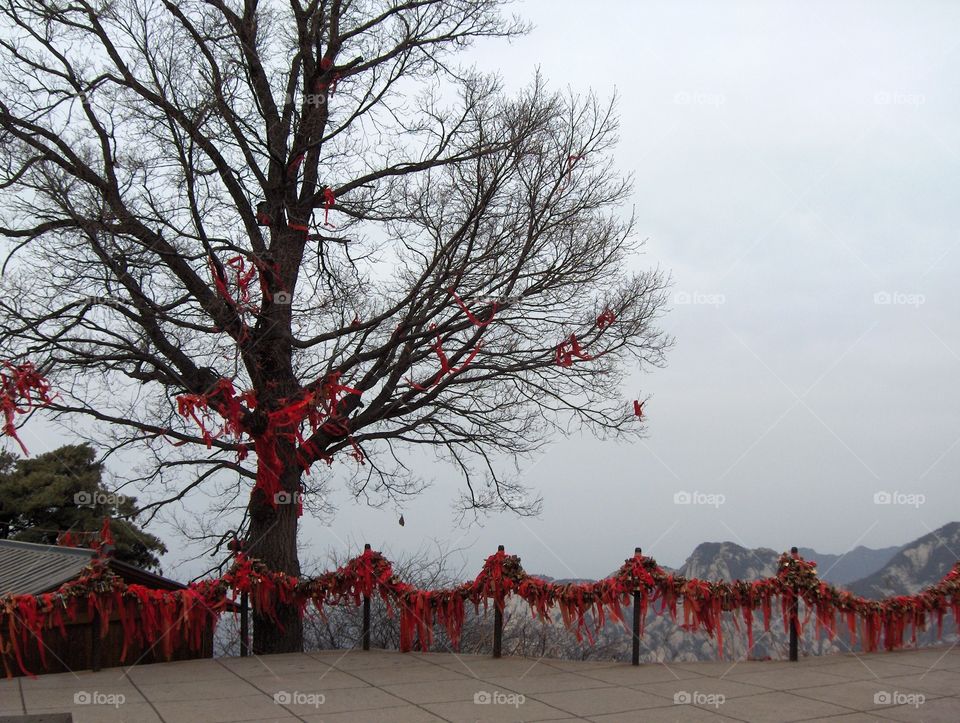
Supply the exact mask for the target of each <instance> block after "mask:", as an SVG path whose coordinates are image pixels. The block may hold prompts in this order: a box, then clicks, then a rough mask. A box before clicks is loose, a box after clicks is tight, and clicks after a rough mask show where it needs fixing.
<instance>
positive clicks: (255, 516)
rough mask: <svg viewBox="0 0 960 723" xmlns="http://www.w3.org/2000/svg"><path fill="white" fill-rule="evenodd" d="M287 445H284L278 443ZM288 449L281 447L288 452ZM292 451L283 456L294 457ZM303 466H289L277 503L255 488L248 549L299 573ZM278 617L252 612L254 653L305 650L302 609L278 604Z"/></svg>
mask: <svg viewBox="0 0 960 723" xmlns="http://www.w3.org/2000/svg"><path fill="white" fill-rule="evenodd" d="M278 446H279V447H284V446H285V445H278ZM286 451H288V450H282V451H281V454H283V452H286ZM292 458H293V455H292V453H290V454H288V455H283V456H281V459H292ZM300 475H301V470H300V467H298V466H297V465H296V464H294V465H293V466H292V467H287V468H286V469H285V470H284V473H283V475H282V476H281V484H282V486H283V489H284V490H285V491H286V492H287V495H286V497H285V499H281V500H280V501H279V502H278V504H277V505H276V507H275V508H274V506H272V505H271V504H269V502H268V501H267V500H266V499H264V498H263V495H262V494H261V493H260V491H259V490H255V491H254V493H253V495H252V496H251V500H250V532H249V534H248V536H247V541H246V545H245V548H246V551H247V552H248V553H249V554H250V555H251V556H252V557H255V558H258V559H260V560H262V561H263V562H264V563H265V564H266V565H267V567H268V568H270V569H271V570H274V571H279V572H285V573H287V574H288V575H296V576H299V575H300V561H299V559H298V557H297V523H298V517H297V509H298V507H299V506H298V504H297V500H296V495H297V494H298V493H299V489H300ZM276 614H277V620H278V621H279V625H278V624H277V622H276V621H274V620H272V619H271V618H269V617H268V616H266V615H258V614H257V613H255V612H254V613H253V647H252V650H253V654H254V655H266V654H270V653H296V652H301V651H302V650H303V620H302V619H301V617H300V612H299V610H298V609H297V608H296V607H295V606H292V605H277V610H276Z"/></svg>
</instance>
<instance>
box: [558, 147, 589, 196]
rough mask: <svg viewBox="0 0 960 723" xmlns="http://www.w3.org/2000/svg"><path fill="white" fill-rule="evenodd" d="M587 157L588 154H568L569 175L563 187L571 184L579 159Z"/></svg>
mask: <svg viewBox="0 0 960 723" xmlns="http://www.w3.org/2000/svg"><path fill="white" fill-rule="evenodd" d="M585 157H586V156H585V155H584V154H580V155H575V156H567V177H566V179H564V181H563V185H562V186H561V188H566V187H567V186H569V185H570V181H571V179H572V178H573V167H574V166H575V165H576V164H577V161H579V160H581V159H583V158H585Z"/></svg>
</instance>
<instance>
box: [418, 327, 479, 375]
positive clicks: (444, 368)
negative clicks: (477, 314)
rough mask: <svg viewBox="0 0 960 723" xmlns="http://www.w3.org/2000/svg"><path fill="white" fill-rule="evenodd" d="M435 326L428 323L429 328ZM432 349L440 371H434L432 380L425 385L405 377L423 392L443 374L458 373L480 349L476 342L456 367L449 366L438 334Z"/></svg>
mask: <svg viewBox="0 0 960 723" xmlns="http://www.w3.org/2000/svg"><path fill="white" fill-rule="evenodd" d="M436 328H437V325H436V324H431V325H430V329H431V330H433V329H436ZM433 350H434V351H435V352H436V354H437V359H438V360H439V362H440V371H439V372H437V373H436V375H435V376H434V377H433V380H432V381H430V382H429V383H427V384H426V385H422V384H417V383H416V382H414V381H413V380H411V379H407V382H408V383H409V384H410V386H411V387H413V388H414V389H417V390H419V391H421V392H425V391H427V390H428V389H431V388H432V387H435V386H437V384H439V383H440V380H441V379H443V377H444V376H445V375H447V374H450V375H451V376H453V375H454V374H459V373H460V372H462V371H463V370H464V369H466V368H467V367H468V366H469V365H470V362H472V361H473V359H474V357H476V356H477V352H479V351H480V345H479V344H477V346H476V347H475V348H474V349H473V351H471V352H470V354H469V355H468V356H467V358H466V359H465V360H464V362H463V364H461V365H460V366H458V367H452V366H450V361H449V360H448V359H447V355H446V354H445V353H444V351H443V341H442V340H441V339H440V334H437V335H436V341H435V342H434V344H433Z"/></svg>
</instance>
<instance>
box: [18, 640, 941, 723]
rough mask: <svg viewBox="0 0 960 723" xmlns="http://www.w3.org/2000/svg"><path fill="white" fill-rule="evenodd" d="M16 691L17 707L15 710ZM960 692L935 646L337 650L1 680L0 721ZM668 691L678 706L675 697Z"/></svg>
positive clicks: (864, 710) (540, 712)
mask: <svg viewBox="0 0 960 723" xmlns="http://www.w3.org/2000/svg"><path fill="white" fill-rule="evenodd" d="M954 668H956V669H954ZM871 671H872V672H871ZM874 674H876V676H875V675H874ZM877 676H878V677H877ZM21 689H22V691H23V696H24V699H25V700H26V711H24V710H22V709H21V707H20V694H21ZM958 690H960V651H948V649H946V648H940V649H934V650H929V649H928V650H921V651H900V652H898V653H893V654H890V653H884V652H881V653H875V654H869V655H861V654H858V655H856V656H855V655H839V656H825V657H824V658H822V659H805V660H801V661H798V662H797V663H789V662H786V661H768V662H760V661H743V662H740V663H737V662H736V661H715V662H711V663H701V664H694V663H671V664H667V665H662V664H649V665H642V666H639V667H633V666H630V665H629V664H627V663H622V662H606V661H587V662H577V661H556V660H547V659H543V660H538V659H536V658H504V659H500V660H494V659H493V658H490V657H489V656H478V655H470V656H453V655H449V654H430V653H427V654H424V653H413V654H400V653H396V652H389V651H369V652H363V651H358V650H347V651H323V652H321V653H314V654H299V653H298V654H289V655H279V656H274V655H271V656H259V658H258V657H254V656H252V657H249V658H243V659H239V658H227V659H219V660H193V661H182V662H174V663H160V664H151V665H144V666H136V667H133V668H131V669H130V670H129V677H128V676H126V671H125V670H124V669H122V668H112V669H108V670H103V671H99V672H97V673H92V672H90V671H80V672H78V673H76V674H71V673H65V674H54V675H46V676H39V677H38V678H36V679H29V678H18V679H16V680H7V681H0V715H6V714H11V713H12V714H22V713H27V714H34V713H53V712H64V711H69V712H71V713H72V714H74V716H75V720H76V721H80V722H81V723H87V722H89V723H93V722H94V721H96V722H97V723H100V722H101V721H102V722H103V723H116V722H118V721H127V720H130V721H137V723H140V722H141V721H143V722H145V723H159V722H160V721H161V717H162V720H163V721H165V722H166V723H188V722H189V723H220V722H223V723H226V722H228V721H244V722H250V723H254V722H256V721H263V722H266V721H293V720H298V719H299V720H305V721H311V723H318V722H319V721H325V722H326V723H347V722H348V721H349V722H350V723H364V721H371V722H372V721H378V722H379V721H388V722H389V721H394V720H396V721H402V722H403V723H408V722H409V723H436V721H438V720H445V721H469V722H470V723H473V722H474V721H524V722H526V723H529V722H532V721H562V720H594V721H604V722H605V723H613V722H615V721H624V722H627V721H630V722H631V723H633V722H634V721H653V722H654V723H656V722H657V721H700V720H720V721H722V720H729V719H733V720H737V721H751V722H753V721H758V722H764V721H771V722H772V721H777V722H778V723H779V722H780V721H806V720H810V721H812V720H823V719H829V720H831V721H845V722H846V723H861V722H862V721H865V720H878V721H879V720H883V721H886V720H895V721H950V722H951V723H956V722H957V721H960V699H958V698H957V697H956V694H957V692H958ZM78 692H88V693H93V692H97V693H100V694H110V693H122V694H123V695H124V700H123V702H122V703H121V704H120V705H117V706H111V705H84V704H81V703H79V702H75V699H74V694H75V693H78ZM141 692H142V693H143V696H141V695H140V693H141ZM881 692H887V693H889V694H890V696H891V697H890V700H889V703H888V702H887V701H885V700H883V699H877V698H876V697H875V696H876V695H877V694H878V693H881ZM281 693H283V694H287V697H286V698H283V697H282V696H280V695H279V694H281ZM916 693H921V694H922V695H923V698H922V699H920V700H922V702H921V703H920V704H919V705H917V706H911V705H907V704H904V701H905V700H906V699H903V698H902V696H904V695H909V694H916ZM678 694H686V696H687V697H686V698H684V697H682V696H681V698H679V699H675V696H677V695H678ZM896 695H899V696H901V697H900V698H896V697H895V696H896ZM275 696H278V697H277V699H276V700H275ZM708 696H714V697H712V698H710V697H708ZM716 696H722V698H720V699H718V698H717V697H716ZM144 698H146V700H147V701H150V702H151V703H152V704H153V705H154V706H155V707H156V713H155V712H154V708H152V707H151V705H150V704H149V703H146V702H144ZM485 701H490V702H485ZM157 713H159V716H160V717H158V716H157Z"/></svg>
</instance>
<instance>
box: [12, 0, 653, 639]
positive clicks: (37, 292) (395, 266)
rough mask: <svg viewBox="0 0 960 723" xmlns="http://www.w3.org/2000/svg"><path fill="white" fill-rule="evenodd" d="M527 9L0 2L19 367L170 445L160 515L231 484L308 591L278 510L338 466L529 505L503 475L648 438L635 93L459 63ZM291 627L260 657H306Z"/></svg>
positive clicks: (258, 546) (111, 431)
mask: <svg viewBox="0 0 960 723" xmlns="http://www.w3.org/2000/svg"><path fill="white" fill-rule="evenodd" d="M501 5H502V3H501V2H500V0H411V1H410V2H401V1H399V0H352V1H351V0H322V1H321V0H316V1H313V2H306V3H304V2H300V1H299V0H291V2H290V3H288V4H283V3H280V2H256V0H247V1H246V2H231V1H228V0H205V1H199V0H197V1H192V0H187V1H185V2H182V1H180V0H177V1H174V0H101V1H99V2H88V1H86V0H71V1H69V2H66V1H62V0H56V1H51V2H44V1H40V2H38V1H35V0H32V1H29V2H13V1H10V0H5V1H3V2H0V8H2V10H0V16H2V17H3V18H4V28H3V32H2V38H3V39H2V40H0V48H2V51H0V52H2V64H0V74H2V79H0V131H2V141H0V148H2V150H0V154H2V155H0V182H2V188H3V189H4V191H5V193H4V194H3V197H2V201H0V208H2V228H0V235H2V236H3V237H5V238H6V239H7V251H6V254H5V263H4V267H3V269H4V275H3V289H2V295H0V334H2V338H3V342H4V344H3V346H4V352H3V355H4V356H6V357H7V358H10V359H28V358H29V359H31V360H33V361H34V362H36V363H37V364H38V366H42V368H44V369H46V370H48V373H49V375H50V376H51V378H52V379H53V380H54V382H55V383H56V385H57V387H58V390H59V393H60V397H59V399H57V400H56V401H55V403H54V404H52V405H51V410H52V411H53V413H54V414H55V415H56V416H57V417H58V418H62V419H64V420H66V421H68V422H69V420H74V421H75V422H77V423H78V424H76V425H75V428H76V429H78V431H80V432H81V433H82V434H83V435H85V436H87V437H89V438H94V439H95V441H99V442H100V443H103V442H105V441H106V442H107V443H108V444H109V448H110V449H111V450H119V449H125V448H140V449H146V450H147V451H148V452H149V459H150V460H151V463H150V466H149V468H148V469H147V471H146V472H145V474H144V476H143V478H142V479H141V480H140V483H141V486H142V487H145V488H148V489H150V490H151V491H158V490H162V491H163V493H162V494H157V495H156V499H155V500H154V501H153V502H152V503H151V505H150V508H151V509H153V510H155V509H157V508H159V507H160V506H162V505H164V504H169V503H171V502H177V501H181V500H183V499H184V498H185V497H186V496H187V495H188V494H190V493H192V492H194V491H195V490H200V489H209V487H210V486H211V485H217V484H221V485H227V486H226V488H225V489H223V488H216V489H217V490H218V491H217V495H218V497H219V498H220V499H221V500H223V506H224V507H229V506H230V505H233V506H240V507H242V508H244V509H245V510H246V513H245V516H244V522H243V530H244V536H245V540H246V544H247V547H248V550H249V551H250V552H251V553H252V554H254V555H256V556H258V557H260V558H262V559H263V560H265V561H266V563H267V564H268V565H270V566H271V567H273V568H275V569H278V570H283V571H285V572H287V573H290V574H298V573H299V572H300V568H299V563H298V558H297V547H296V532H297V523H298V510H297V506H296V505H290V504H277V499H278V494H277V493H278V492H279V493H280V496H281V497H282V498H283V499H284V500H286V499H289V498H290V497H291V496H292V495H293V494H294V493H296V492H298V491H300V490H301V489H303V490H304V491H305V492H306V493H307V499H308V500H309V499H311V494H314V495H322V493H323V489H324V482H325V480H326V479H327V475H325V474H324V473H323V472H322V469H324V468H323V466H322V465H321V466H320V467H321V472H320V473H317V474H314V475H306V474H305V470H309V469H310V468H311V467H312V466H314V465H315V464H316V463H318V462H322V461H330V460H331V459H332V458H334V457H336V456H337V455H338V453H340V452H341V451H343V452H344V454H341V455H339V457H337V459H338V462H337V463H338V464H341V463H345V464H348V465H351V466H352V467H351V469H353V470H354V473H353V476H352V478H351V485H352V490H353V492H354V493H355V494H357V495H371V496H376V497H378V498H381V499H382V498H383V497H384V496H387V497H388V498H389V497H391V496H401V495H405V494H412V493H415V492H416V491H417V489H418V488H419V484H418V481H417V478H416V476H415V475H414V474H413V473H412V472H411V470H410V468H409V466H408V464H409V459H410V457H409V454H407V453H405V451H404V450H408V449H410V448H417V447H418V446H420V445H426V446H427V447H428V448H433V449H436V450H440V451H441V452H442V453H444V454H445V455H446V456H447V457H448V458H449V459H450V460H452V463H453V464H454V465H455V466H456V468H457V469H458V470H459V472H460V473H462V475H463V479H464V482H465V486H464V492H463V503H464V506H465V507H466V508H485V507H493V506H498V505H499V506H503V505H506V506H513V507H517V508H519V509H520V511H528V512H529V511H530V508H531V507H533V508H535V507H536V501H534V502H532V503H531V502H529V501H528V502H526V503H524V502H523V501H522V499H521V498H520V496H519V494H520V491H521V487H520V486H519V484H518V483H517V482H516V480H515V479H514V478H512V477H511V476H510V475H509V474H504V473H502V472H501V471H500V470H501V468H502V467H501V465H500V464H499V463H500V462H501V461H502V460H503V459H510V458H513V457H516V456H517V455H521V454H524V453H528V452H530V451H532V450H534V449H536V448H537V447H538V446H539V445H540V444H542V443H543V442H544V441H545V440H546V439H547V438H548V437H549V436H551V435H552V434H553V432H554V431H556V430H560V431H562V432H567V431H569V430H570V429H571V426H572V425H577V424H579V425H580V426H582V427H585V428H588V429H590V430H592V431H593V432H595V433H599V434H604V435H611V436H616V435H624V434H641V433H642V422H641V421H640V420H638V419H637V418H636V417H635V416H633V413H632V411H631V409H630V408H629V407H628V401H627V400H626V399H625V398H624V396H623V390H622V389H621V386H622V379H623V375H624V374H625V372H626V370H627V369H628V367H627V364H626V362H629V361H633V362H639V363H641V366H643V365H656V364H659V363H661V362H662V356H663V352H664V350H665V348H666V346H667V345H668V339H666V338H665V337H664V335H663V334H662V332H660V331H659V330H658V329H657V328H656V318H657V316H658V312H659V310H660V309H661V307H662V304H663V301H664V288H665V279H664V277H663V275H662V274H661V273H660V272H659V271H646V272H636V273H634V272H630V271H629V269H628V260H629V259H630V257H631V256H632V255H633V254H634V253H635V252H636V251H637V249H638V247H639V246H640V243H639V242H638V241H637V239H636V237H635V234H634V232H633V226H634V221H633V218H632V215H631V214H629V213H627V214H624V212H623V211H622V207H623V206H624V204H625V202H626V201H627V200H628V197H629V193H630V186H629V182H628V179H625V178H623V177H621V176H619V175H618V174H617V172H616V171H615V169H614V166H613V163H612V160H611V157H610V151H611V149H612V148H613V145H614V143H615V140H616V129H617V123H616V117H615V113H614V109H613V104H612V103H610V104H602V103H600V102H599V101H598V100H597V99H596V98H594V97H592V96H588V97H585V98H580V97H577V96H572V95H562V94H557V93H555V92H552V91H550V90H548V88H547V87H546V84H545V82H544V80H543V79H542V78H540V77H539V76H534V77H533V78H532V79H531V81H530V83H529V85H528V86H527V87H526V88H525V89H524V90H523V91H521V92H519V93H517V94H515V95H508V94H506V93H505V92H504V90H503V89H502V86H501V82H500V81H499V80H498V79H497V78H494V77H489V76H486V75H483V74H480V73H477V72H474V71H472V70H470V69H464V68H461V67H458V66H456V65H455V64H454V60H455V58H454V55H455V53H456V52H457V51H459V50H461V49H462V48H464V47H465V46H467V45H468V44H470V43H471V42H472V41H474V40H475V39H478V38H510V37H513V36H515V35H517V34H520V33H522V32H524V31H525V30H526V28H525V26H524V24H523V23H522V22H520V21H519V20H517V19H516V18H510V17H506V16H504V15H503V13H502V12H501V10H502V8H501ZM240 390H245V391H246V393H244V394H242V395H241V394H240ZM178 398H179V399H180V402H179V405H180V408H179V410H178V401H177V400H178ZM204 405H206V409H204ZM178 411H179V412H182V413H183V414H186V415H188V416H189V415H190V414H191V413H192V414H193V415H194V416H195V417H196V420H197V421H200V422H204V423H206V424H210V421H209V420H206V419H205V418H204V417H203V415H204V414H206V413H209V414H210V415H220V416H221V417H223V420H222V422H219V423H218V425H217V426H219V425H220V424H221V423H222V425H223V426H222V428H221V429H219V431H218V430H216V429H213V430H209V431H208V433H202V432H201V430H200V429H199V428H198V427H197V425H196V424H195V423H194V420H191V419H185V418H184V417H183V416H182V415H181V414H179V413H178ZM81 424H82V426H81ZM248 445H249V447H250V449H249V450H248ZM346 452H352V454H353V456H354V458H355V459H356V460H357V461H353V460H351V459H350V457H348V456H347V454H346ZM340 460H342V462H341V461H340ZM225 475H228V476H225ZM224 479H228V480H230V481H229V482H224V481H223V480H224ZM524 504H526V507H525V506H524ZM221 532H222V530H221ZM281 621H282V622H283V626H284V627H283V629H282V630H281V629H280V628H279V627H277V626H276V625H274V624H272V623H270V622H269V621H267V620H265V619H260V618H257V619H255V621H254V633H255V642H254V647H255V650H257V651H258V652H277V651H286V650H296V649H298V648H299V647H300V645H301V640H302V626H301V622H300V620H299V618H298V616H297V613H296V611H295V610H292V609H290V610H284V611H281Z"/></svg>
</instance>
